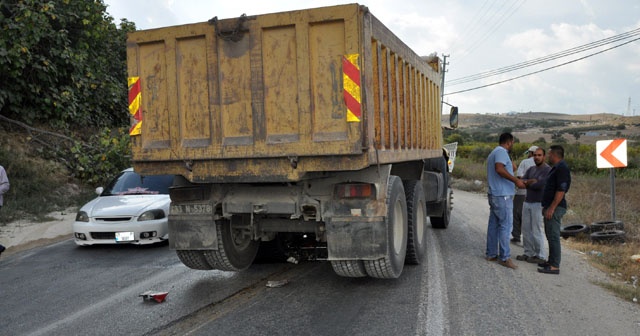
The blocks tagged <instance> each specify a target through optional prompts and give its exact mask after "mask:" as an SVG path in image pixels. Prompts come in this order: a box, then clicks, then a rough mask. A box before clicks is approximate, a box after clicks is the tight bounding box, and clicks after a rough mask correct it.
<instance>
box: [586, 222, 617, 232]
mask: <svg viewBox="0 0 640 336" xmlns="http://www.w3.org/2000/svg"><path fill="white" fill-rule="evenodd" d="M610 230H624V223H622V221H619V220H617V221H601V222H593V223H591V232H599V231H610Z"/></svg>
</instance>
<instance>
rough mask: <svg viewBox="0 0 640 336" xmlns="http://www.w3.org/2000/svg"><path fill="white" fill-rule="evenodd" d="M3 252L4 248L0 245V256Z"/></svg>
mask: <svg viewBox="0 0 640 336" xmlns="http://www.w3.org/2000/svg"><path fill="white" fill-rule="evenodd" d="M4 250H6V248H5V247H4V246H2V245H0V254H2V252H4Z"/></svg>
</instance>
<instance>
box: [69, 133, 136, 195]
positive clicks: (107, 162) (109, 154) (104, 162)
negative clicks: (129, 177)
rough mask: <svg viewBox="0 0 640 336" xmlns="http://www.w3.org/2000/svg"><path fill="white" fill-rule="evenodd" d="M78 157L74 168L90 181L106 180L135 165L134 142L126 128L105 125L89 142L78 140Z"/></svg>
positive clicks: (95, 182)
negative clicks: (132, 160) (132, 147)
mask: <svg viewBox="0 0 640 336" xmlns="http://www.w3.org/2000/svg"><path fill="white" fill-rule="evenodd" d="M71 153H72V154H73V156H74V158H75V161H74V163H73V164H74V166H73V167H72V168H73V169H72V171H73V172H74V173H75V174H76V176H77V177H78V178H80V179H81V180H82V181H84V182H86V183H88V184H90V185H94V186H95V185H100V184H104V183H106V182H107V181H108V180H109V179H111V178H112V177H113V176H114V175H116V174H117V173H119V172H120V171H121V170H123V169H126V168H128V167H130V166H131V145H130V138H129V132H128V129H126V128H119V129H116V130H114V131H112V130H110V129H108V128H104V129H102V131H101V132H100V133H98V134H95V135H93V136H91V137H90V138H89V141H88V142H87V143H80V142H76V144H75V145H74V146H73V147H72V148H71Z"/></svg>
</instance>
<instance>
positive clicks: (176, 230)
mask: <svg viewBox="0 0 640 336" xmlns="http://www.w3.org/2000/svg"><path fill="white" fill-rule="evenodd" d="M169 248H171V249H172V250H217V249H218V235H217V233H216V224H215V222H214V221H213V220H212V219H209V220H193V219H189V218H184V217H182V218H175V217H173V218H172V217H171V216H169Z"/></svg>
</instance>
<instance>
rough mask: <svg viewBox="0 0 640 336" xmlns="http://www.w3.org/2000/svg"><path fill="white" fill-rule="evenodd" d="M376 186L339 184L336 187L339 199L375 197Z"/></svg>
mask: <svg viewBox="0 0 640 336" xmlns="http://www.w3.org/2000/svg"><path fill="white" fill-rule="evenodd" d="M374 189H375V188H374V186H373V185H372V184H367V183H354V184H339V185H338V186H337V187H336V195H337V196H338V198H364V197H372V196H373V195H374Z"/></svg>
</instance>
